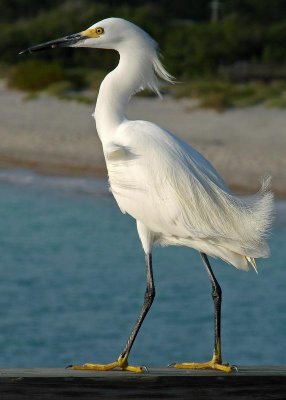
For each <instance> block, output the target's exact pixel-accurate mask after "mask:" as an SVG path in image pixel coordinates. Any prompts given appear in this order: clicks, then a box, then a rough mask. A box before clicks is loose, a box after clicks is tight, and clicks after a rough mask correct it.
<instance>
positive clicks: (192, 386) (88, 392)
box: [0, 366, 286, 400]
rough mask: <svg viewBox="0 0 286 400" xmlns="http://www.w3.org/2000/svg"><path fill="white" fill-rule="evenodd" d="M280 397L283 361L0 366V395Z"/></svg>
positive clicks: (284, 389) (57, 398)
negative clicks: (136, 367)
mask: <svg viewBox="0 0 286 400" xmlns="http://www.w3.org/2000/svg"><path fill="white" fill-rule="evenodd" d="M98 398H100V399H112V400H115V399H121V400H122V399H123V400H125V399H133V400H137V399H153V398H156V399H165V400H168V399H189V400H201V399H204V400H216V399H219V400H225V399H227V400H236V399H239V400H250V399H257V400H268V399H271V400H274V399H275V400H276V399H277V400H278V399H279V400H281V399H285V398H286V366H285V367H284V366H282V367H279V366H277V367H267V366H263V367H261V366H259V367H238V371H235V372H232V373H230V374H225V373H220V372H214V371H191V370H176V369H173V368H150V370H149V371H148V372H144V373H142V374H133V373H128V372H122V371H111V372H95V371H72V370H68V369H38V368H37V369H0V399H1V400H12V399H13V400H20V399H21V400H26V399H27V400H28V399H29V400H30V399H31V400H33V399H41V400H61V399H83V400H85V399H98Z"/></svg>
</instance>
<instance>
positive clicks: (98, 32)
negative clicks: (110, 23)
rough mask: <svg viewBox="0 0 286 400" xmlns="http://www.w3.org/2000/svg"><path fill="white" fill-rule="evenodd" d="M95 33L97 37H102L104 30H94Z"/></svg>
mask: <svg viewBox="0 0 286 400" xmlns="http://www.w3.org/2000/svg"><path fill="white" fill-rule="evenodd" d="M95 32H96V33H97V34H98V35H102V34H103V33H104V29H103V28H96V30H95Z"/></svg>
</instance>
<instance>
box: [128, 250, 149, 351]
mask: <svg viewBox="0 0 286 400" xmlns="http://www.w3.org/2000/svg"><path fill="white" fill-rule="evenodd" d="M145 261H146V278H147V287H146V291H145V295H144V303H143V306H142V308H141V311H140V314H139V316H138V318H137V321H136V323H135V325H134V328H133V329H132V332H131V334H130V336H129V338H128V340H127V343H126V345H125V347H124V350H123V352H122V354H121V356H122V357H123V358H125V357H126V356H128V354H129V352H130V350H131V347H132V345H133V343H134V341H135V339H136V336H137V334H138V332H139V329H140V327H141V325H142V323H143V321H144V319H145V317H146V315H147V313H148V311H149V309H150V307H151V305H152V303H153V300H154V298H155V286H154V279H153V268H152V254H151V253H150V254H146V255H145Z"/></svg>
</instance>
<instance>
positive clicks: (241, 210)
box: [24, 18, 273, 372]
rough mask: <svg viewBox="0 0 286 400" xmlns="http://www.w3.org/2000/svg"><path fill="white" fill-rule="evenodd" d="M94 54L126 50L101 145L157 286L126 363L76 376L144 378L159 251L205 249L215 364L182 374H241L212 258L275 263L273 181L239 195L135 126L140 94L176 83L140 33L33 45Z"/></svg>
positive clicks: (110, 90) (158, 136)
mask: <svg viewBox="0 0 286 400" xmlns="http://www.w3.org/2000/svg"><path fill="white" fill-rule="evenodd" d="M68 46H69V47H92V48H102V49H114V50H117V51H118V52H119V55H120V61H119V64H118V65H117V67H116V68H115V69H114V70H113V71H112V72H111V73H109V74H108V75H107V76H106V78H105V79H104V80H103V82H102V84H101V86H100V91H99V94H98V99H97V104H96V109H95V113H94V118H95V121H96V127H97V132H98V135H99V137H100V139H101V142H102V146H103V152H104V156H105V160H106V166H107V170H108V175H109V182H110V189H111V191H112V193H113V195H114V197H115V199H116V201H117V203H118V206H119V208H120V210H121V211H122V212H123V213H128V214H130V215H131V216H132V217H133V218H135V220H136V222H137V230H138V234H139V237H140V239H141V242H142V246H143V249H144V252H145V258H146V268H147V288H146V293H145V297H144V304H143V306H142V309H141V311H140V314H139V316H138V319H137V321H136V323H135V326H134V328H133V330H132V332H131V335H130V337H129V338H128V340H127V343H126V346H125V347H124V349H123V351H122V353H121V354H120V356H119V358H118V360H117V361H115V362H113V363H110V364H84V365H83V366H73V367H72V368H74V369H91V370H110V369H113V368H116V367H119V368H121V369H122V370H127V371H134V372H139V371H141V370H142V368H141V367H136V366H130V365H129V364H128V356H129V353H130V350H131V347H132V345H133V343H134V340H135V338H136V335H137V333H138V331H139V329H140V326H141V324H142V322H143V320H144V318H145V316H146V314H147V312H148V310H149V309H150V307H151V304H152V302H153V299H154V296H155V287H154V281H153V272H152V248H153V246H154V245H156V244H158V245H163V246H167V245H177V246H189V247H192V248H194V249H196V250H198V251H199V252H200V254H201V256H202V260H203V263H204V266H205V268H206V270H207V273H208V275H209V278H210V281H211V285H212V297H213V302H214V319H215V333H214V352H213V357H212V359H211V361H209V362H206V363H176V364H173V366H174V367H176V368H213V369H217V370H222V371H225V372H229V371H231V367H230V366H229V365H228V364H223V363H222V355H221V334H220V331H221V328H220V326H221V323H220V321H221V288H220V286H219V284H218V282H217V280H216V278H215V276H214V274H213V271H212V268H211V265H210V263H209V260H208V256H213V257H219V258H221V259H222V260H224V261H226V262H227V263H229V264H232V265H233V266H235V267H236V268H238V269H242V270H245V271H246V270H248V269H249V265H252V266H253V267H254V268H255V269H256V264H255V258H259V257H267V256H268V253H269V250H268V246H267V243H266V241H265V233H266V232H267V230H268V228H269V225H270V222H271V211H272V203H273V199H272V194H271V192H269V190H268V184H269V182H268V180H266V181H265V182H264V183H263V185H262V188H261V190H260V191H259V192H258V193H257V194H256V195H254V196H253V197H252V198H251V199H247V200H246V199H242V198H239V197H237V196H236V195H234V194H233V193H232V192H231V191H230V189H229V188H228V187H227V185H226V184H225V182H224V181H223V179H222V178H221V177H220V176H219V174H218V173H217V172H216V170H215V169H214V168H213V167H212V166H211V165H210V163H209V162H208V161H207V160H206V159H205V158H204V157H203V156H202V155H201V154H200V153H198V152H197V151H196V150H195V149H193V148H192V147H191V146H190V145H188V144H186V143H184V142H183V141H182V140H180V139H179V138H177V137H176V136H174V135H173V134H172V133H170V132H168V131H166V130H165V129H162V128H161V127H159V126H157V125H155V124H153V123H151V122H147V121H131V120H128V118H127V117H126V107H127V104H128V102H129V100H130V98H131V96H132V95H133V94H134V93H136V92H138V91H140V90H142V89H144V88H149V89H151V90H153V91H154V92H156V93H159V89H158V78H160V79H162V80H164V81H167V82H172V81H173V78H172V76H171V75H169V74H168V72H167V71H166V70H165V68H164V67H163V65H162V64H161V62H160V60H159V57H158V52H157V46H156V43H155V42H154V40H153V39H152V38H151V37H150V36H149V35H148V34H147V33H146V32H144V31H143V30H142V29H140V28H139V27H137V26H136V25H134V24H132V23H130V22H128V21H126V20H123V19H120V18H108V19H105V20H103V21H100V22H98V23H95V24H94V25H92V26H91V27H90V28H88V29H87V30H85V31H83V32H80V33H77V34H74V35H70V36H66V37H64V38H61V39H57V40H53V41H50V42H47V43H43V44H39V45H37V46H33V47H30V48H29V49H27V50H25V51H24V52H35V51H38V50H43V49H47V48H54V47H68Z"/></svg>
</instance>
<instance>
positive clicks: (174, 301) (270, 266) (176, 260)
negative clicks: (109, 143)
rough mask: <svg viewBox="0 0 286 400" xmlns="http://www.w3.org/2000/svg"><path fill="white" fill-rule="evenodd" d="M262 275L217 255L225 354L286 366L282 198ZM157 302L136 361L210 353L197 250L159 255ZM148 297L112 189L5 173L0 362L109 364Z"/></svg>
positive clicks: (0, 185)
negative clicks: (235, 266)
mask: <svg viewBox="0 0 286 400" xmlns="http://www.w3.org/2000/svg"><path fill="white" fill-rule="evenodd" d="M276 206H277V207H276V208H277V211H276V213H277V216H276V223H275V226H274V229H273V231H272V235H271V237H270V246H271V251H272V255H271V257H270V258H269V259H267V260H259V261H258V268H259V274H258V275H256V274H255V273H254V272H253V271H250V272H249V273H244V272H241V271H237V270H236V269H235V268H233V267H230V266H228V265H226V264H224V263H223V262H220V261H218V260H212V259H211V261H212V265H213V267H214V271H215V273H216V276H217V278H218V280H219V282H220V284H221V287H222V290H223V326H222V329H223V332H222V340H223V357H224V361H228V362H230V363H234V364H237V365H239V364H268V365H270V364H272V365H273V364H285V363H286V351H285V333H286V318H285V297H286V296H285V284H286V282H285V281H286V279H285V278H286V251H285V245H286V203H285V202H278V203H277V205H276ZM153 260H154V275H155V283H156V289H157V297H156V299H155V302H154V304H153V307H152V309H151V311H150V314H149V315H148V316H147V318H146V320H145V322H144V325H143V327H142V330H141V331H140V333H139V335H138V338H137V340H136V342H135V345H134V348H133V351H132V354H131V357H130V361H131V362H133V363H135V364H144V365H147V366H156V365H157V366H158V365H167V364H168V363H171V362H174V361H206V360H208V359H209V358H210V357H211V353H212V345H213V320H212V317H213V316H212V310H213V308H212V301H211V294H210V284H209V281H208V278H207V275H206V272H205V271H204V269H203V267H202V263H201V260H200V258H199V256H198V254H197V253H196V252H195V251H193V250H191V249H186V248H175V247H170V248H163V249H162V248H158V249H155V251H154V259H153ZM144 290H145V266H144V255H143V252H142V250H141V245H140V242H139V239H138V237H137V232H136V226H135V223H134V221H133V220H132V219H131V218H129V217H128V216H126V215H123V214H121V213H120V211H119V209H118V208H117V205H116V204H115V201H114V200H113V198H112V197H111V196H110V195H109V194H108V191H107V188H106V183H105V182H104V181H100V180H92V179H87V178H82V179H78V178H60V177H56V178H55V177H54V178H53V177H41V176H38V175H36V174H34V173H32V172H29V171H14V172H10V171H1V172H0V349H1V351H0V367H2V368H3V367H5V368H7V367H63V366H66V365H68V364H72V363H84V362H110V361H112V360H114V359H115V358H116V357H117V356H118V354H119V353H120V352H121V350H122V347H123V346H124V344H125V341H126V339H127V337H128V335H129V333H130V330H131V328H132V326H133V323H134V322H135V319H136V317H137V313H138V311H139V308H140V306H141V303H142V299H143V294H144Z"/></svg>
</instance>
